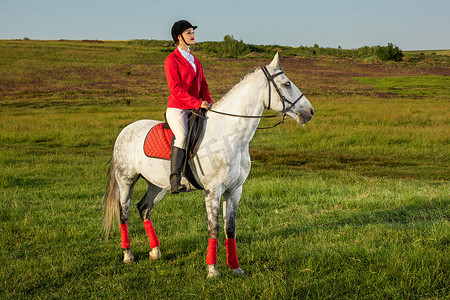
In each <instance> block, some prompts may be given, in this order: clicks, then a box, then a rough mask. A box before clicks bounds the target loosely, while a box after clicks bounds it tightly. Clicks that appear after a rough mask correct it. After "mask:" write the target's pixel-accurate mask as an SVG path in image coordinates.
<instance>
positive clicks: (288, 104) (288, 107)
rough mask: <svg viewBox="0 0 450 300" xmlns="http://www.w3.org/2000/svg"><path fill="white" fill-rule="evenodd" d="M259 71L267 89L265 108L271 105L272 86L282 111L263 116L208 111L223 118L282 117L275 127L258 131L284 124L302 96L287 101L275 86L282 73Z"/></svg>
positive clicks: (262, 68)
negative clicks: (266, 84)
mask: <svg viewBox="0 0 450 300" xmlns="http://www.w3.org/2000/svg"><path fill="white" fill-rule="evenodd" d="M261 70H262V71H263V73H264V75H265V76H266V79H267V83H268V87H269V102H268V106H267V108H268V109H270V105H271V103H272V89H271V86H270V85H271V84H273V87H274V88H275V90H276V91H277V93H278V95H279V96H280V99H281V103H282V104H283V110H282V111H281V112H279V113H278V114H273V115H265V116H246V115H236V114H229V113H225V112H220V111H216V110H213V109H210V110H209V111H211V112H213V113H217V114H221V115H225V116H230V117H240V118H253V119H268V118H275V117H278V116H283V120H281V121H280V122H278V123H276V124H275V125H273V126H270V127H258V129H269V128H274V127H276V126H278V125H280V124H282V123H284V120H285V119H286V116H287V113H288V111H290V110H291V108H292V107H294V106H295V104H297V102H298V101H300V99H302V98H303V96H304V95H303V93H302V94H301V95H300V96H299V97H298V98H297V99H296V100H295V101H294V102H292V101H290V100H288V99H287V98H286V97H285V96H284V95H283V93H282V92H281V90H280V88H279V87H278V86H277V84H276V83H275V78H276V77H278V76H280V75H283V74H284V72H283V71H280V72H278V73H275V74H273V75H271V74H270V72H269V70H267V67H266V66H263V67H261ZM289 85H290V82H289Z"/></svg>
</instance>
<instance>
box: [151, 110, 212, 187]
mask: <svg viewBox="0 0 450 300" xmlns="http://www.w3.org/2000/svg"><path fill="white" fill-rule="evenodd" d="M205 113H206V110H205V109H202V108H201V109H199V110H195V109H194V110H192V114H191V116H190V117H189V122H188V135H187V138H186V148H185V150H186V159H185V161H184V167H183V174H184V175H185V176H186V178H187V179H188V180H189V182H190V183H191V184H192V185H193V186H194V187H195V188H197V189H203V188H202V187H201V186H200V184H198V183H197V181H196V180H195V177H194V175H193V173H192V170H191V167H190V166H189V164H188V161H189V159H191V157H192V156H193V154H194V150H195V146H196V145H197V142H198V140H199V138H200V135H201V133H202V131H203V126H204V120H205V118H206V117H205ZM164 117H165V115H164ZM173 141H174V136H173V132H172V130H171V129H170V126H169V124H168V123H167V120H166V121H165V123H159V124H157V125H155V126H153V127H152V128H150V130H149V131H148V133H147V136H146V138H145V140H144V153H145V155H146V156H148V157H152V158H160V159H166V160H170V149H171V148H172V146H173Z"/></svg>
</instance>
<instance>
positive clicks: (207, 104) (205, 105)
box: [200, 101, 211, 110]
mask: <svg viewBox="0 0 450 300" xmlns="http://www.w3.org/2000/svg"><path fill="white" fill-rule="evenodd" d="M210 107H211V104H209V102H208V101H202V105H200V108H204V109H206V110H208V109H209V108H210Z"/></svg>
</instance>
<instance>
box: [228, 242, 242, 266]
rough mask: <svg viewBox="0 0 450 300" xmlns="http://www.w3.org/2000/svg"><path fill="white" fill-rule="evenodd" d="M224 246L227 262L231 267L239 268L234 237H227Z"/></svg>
mask: <svg viewBox="0 0 450 300" xmlns="http://www.w3.org/2000/svg"><path fill="white" fill-rule="evenodd" d="M225 246H226V247H227V263H228V266H229V267H230V268H232V269H237V268H239V261H238V258H237V252H236V239H227V241H226V243H225Z"/></svg>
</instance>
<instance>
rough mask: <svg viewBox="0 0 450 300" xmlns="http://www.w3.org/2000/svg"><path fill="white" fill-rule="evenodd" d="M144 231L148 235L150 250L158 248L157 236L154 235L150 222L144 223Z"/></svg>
mask: <svg viewBox="0 0 450 300" xmlns="http://www.w3.org/2000/svg"><path fill="white" fill-rule="evenodd" d="M144 227H145V231H146V232H147V235H148V241H149V242H150V248H151V249H153V248H155V247H158V246H159V240H158V236H157V235H156V232H155V228H154V227H153V224H152V221H151V220H147V221H144Z"/></svg>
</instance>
